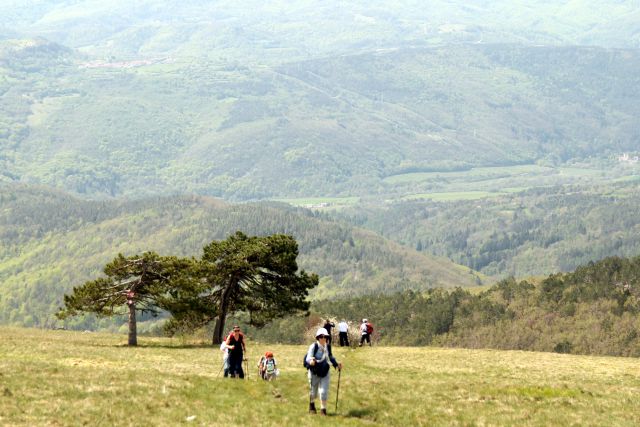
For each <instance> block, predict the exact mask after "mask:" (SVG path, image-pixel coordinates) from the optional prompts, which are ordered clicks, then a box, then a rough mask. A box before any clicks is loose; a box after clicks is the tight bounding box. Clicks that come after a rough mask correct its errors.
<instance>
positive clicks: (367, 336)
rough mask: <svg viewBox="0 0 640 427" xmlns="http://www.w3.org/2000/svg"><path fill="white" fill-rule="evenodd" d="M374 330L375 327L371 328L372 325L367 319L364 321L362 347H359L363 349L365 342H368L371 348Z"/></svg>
mask: <svg viewBox="0 0 640 427" xmlns="http://www.w3.org/2000/svg"><path fill="white" fill-rule="evenodd" d="M372 329H373V327H372V326H371V324H370V323H369V321H368V320H367V319H362V324H360V335H361V336H360V345H359V347H362V344H364V342H365V341H366V342H367V343H368V344H369V346H371V330H372Z"/></svg>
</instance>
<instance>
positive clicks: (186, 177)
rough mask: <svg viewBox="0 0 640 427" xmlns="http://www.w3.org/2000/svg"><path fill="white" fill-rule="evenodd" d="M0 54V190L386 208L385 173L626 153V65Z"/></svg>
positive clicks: (419, 56) (546, 54)
mask: <svg viewBox="0 0 640 427" xmlns="http://www.w3.org/2000/svg"><path fill="white" fill-rule="evenodd" d="M0 46H1V47H0V93H1V94H2V96H1V97H0V104H1V105H2V109H1V110H0V111H1V112H0V123H1V124H2V127H1V128H0V138H2V139H3V141H6V142H5V143H4V144H2V145H0V166H2V169H0V176H1V179H3V180H5V181H17V182H23V183H36V184H44V185H48V186H52V187H56V188H60V189H64V190H65V191H69V192H73V193H75V194H79V195H83V196H84V197H113V196H123V195H124V196H128V197H141V196H144V195H157V194H166V193H167V192H169V193H171V194H174V193H185V192H186V193H197V194H203V195H214V196H220V197H224V198H226V199H236V200H247V199H264V198H274V197H279V198H282V197H310V196H316V197H317V196H325V197H326V196H366V195H375V196H378V197H391V198H397V197H401V196H404V195H406V194H407V193H406V191H405V190H406V186H405V185H402V183H398V182H397V181H396V180H395V179H393V178H394V177H395V176H397V175H399V174H406V173H412V172H413V173H415V172H433V171H440V172H447V171H456V170H468V169H470V168H472V167H478V166H505V165H523V164H527V165H532V164H536V163H537V164H541V165H547V166H553V167H557V166H560V165H563V164H564V163H565V162H567V161H571V160H575V159H591V161H599V162H600V163H602V164H605V165H607V166H608V167H609V168H611V167H612V164H613V163H614V162H615V159H616V157H617V156H618V155H621V154H622V153H624V152H628V153H630V154H631V155H637V153H638V147H637V140H638V138H639V137H640V128H639V127H638V123H637V120H636V117H638V116H639V115H640V107H638V103H637V102H635V100H636V99H638V98H639V97H640V84H638V77H637V73H636V72H635V71H636V70H637V69H639V68H640V54H639V53H638V51H637V50H611V49H602V48H583V47H528V46H520V45H484V44H458V45H450V46H438V47H424V48H406V47H403V48H399V49H390V50H385V51H379V52H378V51H374V52H366V53H359V54H351V55H341V56H332V57H328V58H323V59H310V60H305V61H297V62H287V63H282V64H276V65H273V66H268V65H264V64H262V65H257V64H250V63H233V64H231V63H228V62H225V61H220V60H215V59H210V58H206V57H204V58H200V59H198V60H197V61H194V60H192V59H184V58H151V57H146V56H145V57H141V58H139V59H136V60H127V61H117V60H113V61H111V60H109V61H103V60H101V61H98V62H96V61H93V60H92V58H91V57H88V56H86V54H84V53H81V52H79V51H77V50H71V49H69V48H67V47H65V46H63V45H59V44H55V43H52V42H48V41H46V40H43V39H37V40H33V39H25V40H19V41H16V40H13V41H0ZM568 69H571V72H570V73H568V72H567V70H568ZM274 165H278V167H274Z"/></svg>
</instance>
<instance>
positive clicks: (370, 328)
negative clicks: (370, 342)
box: [367, 322, 373, 335]
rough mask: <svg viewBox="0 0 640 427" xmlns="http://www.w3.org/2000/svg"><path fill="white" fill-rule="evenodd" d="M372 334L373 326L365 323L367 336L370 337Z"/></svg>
mask: <svg viewBox="0 0 640 427" xmlns="http://www.w3.org/2000/svg"><path fill="white" fill-rule="evenodd" d="M372 333H373V325H372V324H371V323H368V322H367V334H368V335H371V334H372Z"/></svg>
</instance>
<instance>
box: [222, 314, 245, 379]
mask: <svg viewBox="0 0 640 427" xmlns="http://www.w3.org/2000/svg"><path fill="white" fill-rule="evenodd" d="M244 341H245V340H244V335H243V334H242V332H240V326H234V327H233V333H231V334H230V335H229V337H228V338H227V341H226V343H227V348H228V349H229V357H228V359H227V361H228V363H229V375H231V378H244V371H243V370H242V362H243V360H244V353H246V351H247V348H246V346H245V343H244Z"/></svg>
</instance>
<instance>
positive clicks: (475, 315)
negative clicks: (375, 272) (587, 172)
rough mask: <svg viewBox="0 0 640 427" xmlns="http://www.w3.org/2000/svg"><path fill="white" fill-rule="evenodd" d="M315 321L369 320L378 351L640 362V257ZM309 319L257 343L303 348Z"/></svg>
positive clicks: (341, 309) (352, 306)
mask: <svg viewBox="0 0 640 427" xmlns="http://www.w3.org/2000/svg"><path fill="white" fill-rule="evenodd" d="M312 310H313V311H314V312H315V314H316V316H315V317H312V318H314V319H316V320H319V319H321V318H325V317H332V318H337V319H349V320H351V321H355V323H354V326H353V327H357V322H358V319H361V318H362V317H365V316H366V317H367V318H368V319H369V320H370V321H371V322H373V323H374V325H375V340H376V342H377V343H378V344H381V345H440V346H454V347H465V348H497V349H511V350H529V351H555V352H558V353H573V354H598V355H612V356H634V357H638V356H640V320H639V318H638V314H639V313H640V257H634V258H617V257H611V258H606V259H604V260H601V261H599V262H595V263H589V264H586V265H584V266H581V267H579V268H577V269H576V270H575V271H573V272H571V273H566V274H552V275H550V276H548V277H546V278H545V279H543V280H541V281H539V282H531V281H526V280H523V281H518V280H515V279H513V278H509V279H505V280H503V281H501V282H499V283H497V284H496V285H494V286H492V287H491V288H490V289H488V290H486V291H483V292H481V293H473V292H469V291H468V290H463V289H456V290H454V291H446V290H442V289H434V290H429V291H427V292H416V291H405V292H400V293H396V294H393V295H380V296H379V297H378V298H374V299H372V298H367V297H356V298H339V299H333V300H325V301H317V302H315V303H314V304H313V305H312ZM305 322H306V320H305V319H302V318H289V319H284V320H281V321H277V322H275V323H274V324H273V325H271V326H269V327H267V328H265V329H264V330H262V331H255V334H256V336H257V337H259V338H263V339H268V340H272V341H280V342H292V341H294V342H295V341H296V340H298V342H304V337H303V336H302V335H301V334H300V333H299V332H296V331H300V330H306V328H305Z"/></svg>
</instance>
